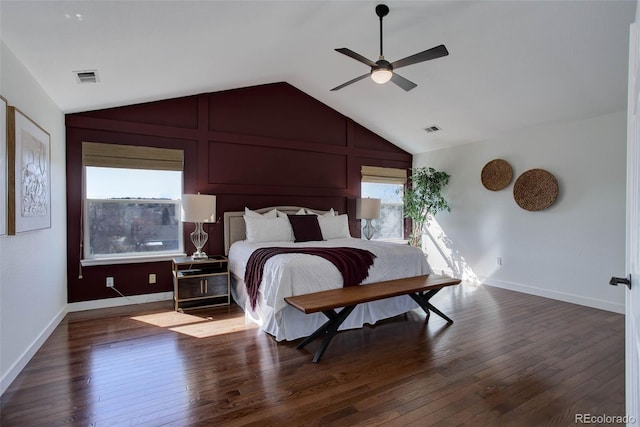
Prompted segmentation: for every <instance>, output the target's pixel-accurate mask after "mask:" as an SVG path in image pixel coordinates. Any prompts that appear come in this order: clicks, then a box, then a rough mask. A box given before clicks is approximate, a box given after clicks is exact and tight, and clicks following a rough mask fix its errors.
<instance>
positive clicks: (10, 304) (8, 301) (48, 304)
mask: <svg viewBox="0 0 640 427" xmlns="http://www.w3.org/2000/svg"><path fill="white" fill-rule="evenodd" d="M0 94H2V96H4V97H5V98H6V99H7V101H8V104H9V105H12V106H15V107H17V108H18V109H20V111H22V112H23V113H25V114H26V115H27V116H29V117H30V118H31V119H32V120H34V121H35V122H37V123H38V124H39V125H40V126H42V127H43V128H44V129H46V130H47V131H48V132H49V133H50V135H51V207H52V209H51V228H49V229H45V230H36V231H31V232H27V233H21V234H19V235H17V236H0V393H2V392H4V391H5V390H6V388H7V387H8V386H9V385H10V384H11V382H12V381H13V380H14V379H15V377H16V376H17V375H18V373H19V372H20V371H21V370H22V368H23V367H24V366H25V365H26V363H27V362H28V361H29V359H31V357H32V356H33V354H34V353H35V352H36V350H37V349H38V348H39V347H40V345H42V343H43V342H44V340H45V339H46V338H47V337H48V336H49V335H50V333H51V332H52V330H53V329H54V328H55V326H57V324H58V323H59V322H60V320H61V319H62V317H64V314H65V313H66V303H67V273H66V250H67V249H66V192H65V188H66V178H65V176H66V171H65V128H64V115H63V113H62V111H60V109H59V108H58V106H57V105H56V104H55V103H54V102H53V101H52V100H51V98H49V96H48V95H47V94H46V93H45V92H44V90H43V89H42V88H41V87H40V85H39V84H38V82H37V81H36V80H35V79H34V78H33V76H31V74H30V73H29V72H28V71H27V69H26V68H25V67H24V66H23V64H22V63H21V62H20V60H19V59H18V58H17V57H16V56H15V55H14V54H13V53H12V52H11V51H10V50H9V49H8V48H7V46H6V45H5V44H4V43H3V42H1V41H0Z"/></svg>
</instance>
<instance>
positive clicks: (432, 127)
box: [424, 125, 442, 133]
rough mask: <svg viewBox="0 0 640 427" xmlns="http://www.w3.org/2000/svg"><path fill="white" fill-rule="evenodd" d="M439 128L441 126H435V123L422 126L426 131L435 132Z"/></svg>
mask: <svg viewBox="0 0 640 427" xmlns="http://www.w3.org/2000/svg"><path fill="white" fill-rule="evenodd" d="M441 129H442V128H440V127H438V126H436V125H433V126H429V127H426V128H424V130H425V131H426V132H427V133H432V132H437V131H439V130H441Z"/></svg>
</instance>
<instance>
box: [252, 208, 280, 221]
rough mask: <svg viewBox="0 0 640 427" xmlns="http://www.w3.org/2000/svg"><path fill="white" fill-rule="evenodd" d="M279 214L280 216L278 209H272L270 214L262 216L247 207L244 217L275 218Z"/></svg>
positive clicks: (266, 213)
mask: <svg viewBox="0 0 640 427" xmlns="http://www.w3.org/2000/svg"><path fill="white" fill-rule="evenodd" d="M277 214H278V211H277V210H276V209H271V210H270V211H269V212H265V213H263V214H261V213H258V212H256V211H252V210H251V209H249V208H247V207H245V208H244V215H245V216H248V217H251V218H275V217H276V216H277Z"/></svg>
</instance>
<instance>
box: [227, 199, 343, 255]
mask: <svg viewBox="0 0 640 427" xmlns="http://www.w3.org/2000/svg"><path fill="white" fill-rule="evenodd" d="M273 209H278V211H279V212H282V213H285V214H294V213H296V212H298V211H299V210H300V209H302V207H301V206H272V207H269V208H262V209H254V210H255V211H256V212H258V213H265V212H269V211H271V210H273ZM304 209H306V210H309V211H311V212H315V213H317V214H320V215H322V214H324V213H326V212H327V211H319V210H317V209H309V208H304ZM337 214H338V212H336V215H337ZM243 215H244V211H240V212H225V213H224V254H225V255H229V248H230V247H231V244H232V243H233V242H237V241H238V240H245V239H246V238H247V233H246V227H245V224H244V218H243Z"/></svg>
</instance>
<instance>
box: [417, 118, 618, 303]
mask: <svg viewBox="0 0 640 427" xmlns="http://www.w3.org/2000/svg"><path fill="white" fill-rule="evenodd" d="M496 158H502V159H505V160H507V161H508V162H509V163H510V164H511V166H512V168H513V170H514V178H513V180H512V182H511V184H510V185H509V187H507V188H506V189H504V190H502V191H498V192H493V191H489V190H487V189H485V188H484V187H483V185H482V183H481V181H480V173H481V171H482V168H483V166H484V165H485V164H486V163H487V162H489V161H490V160H493V159H496ZM414 166H415V167H420V166H432V167H434V168H436V169H438V170H444V171H446V172H448V173H449V174H450V175H451V179H450V182H449V185H448V187H447V188H446V197H447V199H448V200H449V204H450V206H451V212H443V213H440V214H438V215H436V220H437V223H438V224H439V225H440V226H441V230H437V226H438V224H435V223H434V224H432V227H431V231H430V233H431V235H432V236H434V237H435V238H436V239H435V240H436V241H437V242H438V244H437V246H436V245H435V244H434V243H433V241H432V240H431V239H429V238H427V239H426V240H427V242H428V245H427V250H428V254H429V261H430V263H431V265H432V266H433V267H434V269H435V270H436V271H438V272H440V271H444V272H453V273H454V274H456V275H458V276H461V275H464V276H466V278H471V279H473V278H475V277H477V278H478V279H479V280H480V281H481V282H483V283H485V284H488V285H493V286H499V287H504V288H508V289H512V290H516V291H522V292H527V293H531V294H535V295H541V296H546V297H550V298H555V299H559V300H563V301H569V302H574V303H577V304H582V305H587V306H591V307H596V308H602V309H606V310H611V311H616V312H619V313H623V312H624V289H621V288H616V287H613V286H610V285H609V284H608V281H609V278H610V277H611V276H613V275H617V276H620V275H622V276H624V271H625V263H624V260H625V252H624V251H625V182H626V180H625V167H626V112H625V111H621V112H617V113H613V114H608V115H604V116H599V117H594V118H591V119H587V120H581V121H575V122H568V123H561V124H556V125H549V126H544V127H538V128H534V129H527V130H521V131H518V132H515V133H513V134H510V135H505V136H503V137H500V138H496V139H495V140H490V141H485V142H481V143H475V144H469V145H464V146H458V147H454V148H450V149H443V150H438V151H433V152H428V153H423V154H420V155H417V156H414ZM534 168H542V169H546V170H548V171H549V172H551V173H552V174H554V175H555V177H556V179H557V180H558V183H559V188H560V191H559V196H558V199H557V200H556V202H555V204H554V205H552V206H551V207H550V208H548V209H546V210H543V211H538V212H529V211H526V210H523V209H521V208H520V207H519V206H518V205H517V204H516V203H515V201H514V199H513V184H514V182H515V180H516V178H517V177H518V176H519V175H520V174H522V173H523V172H525V171H526V170H528V169H534ZM443 237H444V238H443ZM497 257H501V258H502V266H498V265H497V262H496V258H497Z"/></svg>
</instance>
